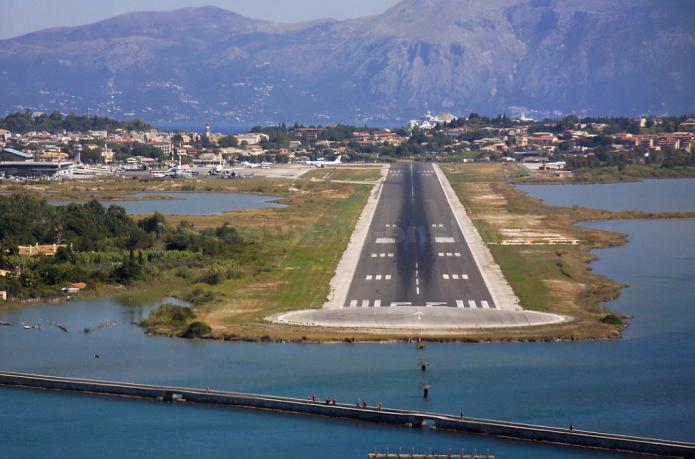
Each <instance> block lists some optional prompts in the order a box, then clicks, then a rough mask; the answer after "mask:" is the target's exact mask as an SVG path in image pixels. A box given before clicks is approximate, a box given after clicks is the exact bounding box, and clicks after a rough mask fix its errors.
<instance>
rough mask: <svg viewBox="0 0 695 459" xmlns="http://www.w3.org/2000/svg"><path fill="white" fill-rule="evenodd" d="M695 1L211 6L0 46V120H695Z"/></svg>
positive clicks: (424, 0)
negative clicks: (26, 114) (248, 12)
mask: <svg viewBox="0 0 695 459" xmlns="http://www.w3.org/2000/svg"><path fill="white" fill-rule="evenodd" d="M694 23H695V3H693V2H692V1H689V0H582V1H581V2H575V1H570V0H404V1H402V2H400V3H398V4H397V5H395V6H394V7H392V8H390V9H389V10H387V11H385V12H384V13H383V14H381V15H378V16H373V17H366V18H360V19H354V20H347V21H335V20H330V19H326V20H319V21H313V22H306V23H297V24H282V23H273V22H267V21H259V20H254V19H249V18H245V17H243V16H240V15H237V14H234V13H232V12H230V11H226V10H223V9H220V8H216V7H202V8H186V9H180V10H176V11H170V12H142V13H129V14H125V15H121V16H117V17H114V18H111V19H107V20H105V21H101V22H98V23H94V24H89V25H85V26H80V27H71V28H56V29H48V30H43V31H40V32H35V33H31V34H28V35H24V36H21V37H17V38H13V39H9V40H0V84H1V86H0V87H1V88H2V91H0V112H7V111H14V110H17V109H18V108H25V107H26V108H33V109H36V110H53V109H59V110H62V111H66V112H67V111H77V112H85V111H87V110H89V111H90V113H95V114H96V113H98V114H103V115H110V116H138V117H141V118H144V119H145V120H147V121H152V122H169V123H179V124H186V123H192V122H197V123H199V122H202V121H213V122H224V123H230V124H252V123H271V122H278V121H286V122H293V121H295V120H297V121H313V122H332V121H350V122H355V121H357V122H375V121H381V122H394V121H398V120H401V121H402V120H405V119H408V118H412V117H414V116H416V115H419V114H422V113H423V112H424V111H426V110H431V111H450V112H453V113H468V112H469V111H477V112H482V113H488V114H496V113H502V112H506V113H518V112H526V113H536V114H551V113H555V114H559V113H569V112H574V113H590V114H638V113H655V114H662V113H682V112H692V111H693V109H694V108H695V91H694V90H693V87H692V81H694V79H695V28H694V27H693V24H694Z"/></svg>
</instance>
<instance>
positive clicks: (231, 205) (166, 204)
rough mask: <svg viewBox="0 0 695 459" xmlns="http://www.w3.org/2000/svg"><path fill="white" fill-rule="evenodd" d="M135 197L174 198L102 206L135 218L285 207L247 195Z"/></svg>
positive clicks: (214, 194)
mask: <svg viewBox="0 0 695 459" xmlns="http://www.w3.org/2000/svg"><path fill="white" fill-rule="evenodd" d="M131 196H133V197H134V198H143V197H150V196H152V197H154V196H166V197H169V198H172V199H150V200H138V201H127V200H124V201H120V200H119V201H109V200H102V201H99V202H101V204H102V205H104V206H109V205H111V204H116V205H119V206H121V207H123V208H125V210H126V212H128V213H129V214H132V215H146V214H152V213H155V212H159V213H161V214H164V215H218V214H221V213H223V212H229V211H233V210H245V209H262V208H266V207H285V206H284V205H283V204H278V203H276V202H273V201H275V200H277V199H280V198H279V197H277V196H263V195H256V194H245V193H193V192H191V193H189V192H161V193H160V192H156V193H155V192H151V193H150V192H148V193H137V194H133V195H131ZM70 202H74V201H53V202H50V204H54V205H65V204H69V203H70Z"/></svg>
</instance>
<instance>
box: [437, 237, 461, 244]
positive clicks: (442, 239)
mask: <svg viewBox="0 0 695 459" xmlns="http://www.w3.org/2000/svg"><path fill="white" fill-rule="evenodd" d="M434 242H436V243H438V244H453V243H454V242H456V240H455V239H454V238H453V237H435V238H434Z"/></svg>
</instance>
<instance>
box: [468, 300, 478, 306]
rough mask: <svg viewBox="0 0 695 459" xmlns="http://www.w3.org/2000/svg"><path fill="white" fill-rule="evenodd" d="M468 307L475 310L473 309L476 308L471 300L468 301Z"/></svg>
mask: <svg viewBox="0 0 695 459" xmlns="http://www.w3.org/2000/svg"><path fill="white" fill-rule="evenodd" d="M468 306H470V307H471V308H475V307H476V306H475V301H473V300H468Z"/></svg>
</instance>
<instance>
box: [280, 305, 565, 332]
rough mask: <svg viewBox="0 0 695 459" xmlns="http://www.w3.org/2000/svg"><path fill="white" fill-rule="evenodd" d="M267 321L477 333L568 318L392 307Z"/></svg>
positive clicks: (319, 311) (318, 311) (316, 312)
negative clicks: (473, 331) (480, 330)
mask: <svg viewBox="0 0 695 459" xmlns="http://www.w3.org/2000/svg"><path fill="white" fill-rule="evenodd" d="M268 319H269V320H271V321H273V322H276V323H282V324H288V325H303V326H314V327H338V328H371V329H407V330H476V329H491V328H515V327H532V326H539V325H549V324H557V323H561V322H564V321H566V320H567V319H568V318H566V317H563V316H561V315H557V314H548V313H543V312H537V311H526V310H523V311H518V310H498V309H466V308H453V307H443V306H433V307H423V306H393V307H382V308H342V309H312V310H305V311H291V312H286V313H282V314H275V315H273V316H271V317H268Z"/></svg>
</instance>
